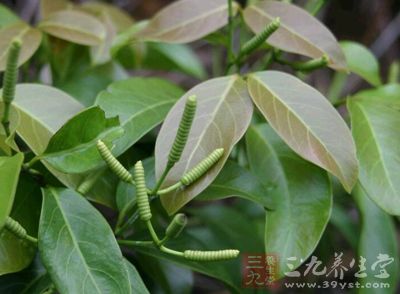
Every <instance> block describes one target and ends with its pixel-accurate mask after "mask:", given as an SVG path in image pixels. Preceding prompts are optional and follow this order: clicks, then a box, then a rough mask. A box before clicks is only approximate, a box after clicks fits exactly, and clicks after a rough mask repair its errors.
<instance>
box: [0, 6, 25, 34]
mask: <svg viewBox="0 0 400 294" xmlns="http://www.w3.org/2000/svg"><path fill="white" fill-rule="evenodd" d="M19 20H20V18H19V17H18V16H17V15H16V14H15V13H14V12H12V11H11V9H9V8H8V7H7V6H5V5H4V4H0V28H3V27H5V26H8V25H11V24H13V23H15V22H18V21H19Z"/></svg>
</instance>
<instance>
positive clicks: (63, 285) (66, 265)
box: [39, 188, 131, 294]
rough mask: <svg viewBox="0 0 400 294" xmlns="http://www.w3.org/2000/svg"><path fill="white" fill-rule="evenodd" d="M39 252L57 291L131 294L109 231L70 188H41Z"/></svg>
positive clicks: (96, 212)
mask: <svg viewBox="0 0 400 294" xmlns="http://www.w3.org/2000/svg"><path fill="white" fill-rule="evenodd" d="M39 251H40V256H41V258H42V261H43V263H44V264H45V266H46V268H47V270H48V272H49V274H50V276H51V279H52V281H53V282H54V284H55V285H56V288H57V289H58V291H60V292H61V293H82V294H84V293H121V294H125V293H131V289H130V283H129V277H128V273H127V270H126V267H125V263H124V259H123V257H122V254H121V251H120V250H119V247H118V244H117V242H116V240H115V238H114V235H113V232H112V230H111V228H110V227H109V225H108V223H107V222H106V220H105V219H104V218H103V217H102V215H101V214H100V213H99V212H98V211H97V210H96V209H95V208H94V207H93V206H91V205H90V203H88V202H87V201H86V200H85V199H84V198H82V197H81V196H80V195H79V194H77V193H75V192H74V191H72V190H68V189H55V188H48V189H45V190H43V207H42V215H41V217H40V225H39Z"/></svg>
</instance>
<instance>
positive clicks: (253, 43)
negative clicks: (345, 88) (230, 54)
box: [240, 17, 280, 56]
mask: <svg viewBox="0 0 400 294" xmlns="http://www.w3.org/2000/svg"><path fill="white" fill-rule="evenodd" d="M279 26H280V18H279V17H277V18H276V19H275V20H273V21H272V22H271V23H269V24H267V26H266V27H265V28H264V29H263V30H262V31H261V32H260V33H259V34H257V35H255V36H254V37H253V38H251V39H250V40H249V41H247V42H246V43H245V44H244V45H243V48H242V50H241V52H240V55H241V56H245V55H248V54H250V53H251V52H253V51H254V50H255V49H257V48H258V47H260V46H261V45H262V44H263V43H264V42H265V41H266V40H267V39H268V37H269V36H271V35H272V34H273V33H274V32H275V31H276V30H277V29H278V28H279Z"/></svg>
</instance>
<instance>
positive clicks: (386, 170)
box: [352, 102, 397, 194]
mask: <svg viewBox="0 0 400 294" xmlns="http://www.w3.org/2000/svg"><path fill="white" fill-rule="evenodd" d="M352 104H353V105H355V107H357V108H358V109H359V110H360V112H361V114H362V115H363V117H364V120H365V122H366V124H367V127H368V129H369V130H370V134H371V136H372V139H373V140H372V141H373V142H374V145H375V147H376V150H377V152H378V155H379V159H380V160H379V162H380V163H381V165H382V167H383V170H384V172H385V178H386V180H387V182H388V183H389V186H390V188H391V189H392V192H394V194H397V193H396V188H395V187H394V185H393V183H392V180H391V177H390V176H389V175H390V173H389V171H388V169H387V167H386V165H385V160H384V158H383V152H382V150H381V148H380V146H379V144H378V140H377V138H376V135H375V132H374V128H373V126H372V123H371V121H370V120H369V119H368V115H367V113H366V111H365V109H364V108H363V107H362V105H361V103H357V102H352Z"/></svg>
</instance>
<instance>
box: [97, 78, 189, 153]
mask: <svg viewBox="0 0 400 294" xmlns="http://www.w3.org/2000/svg"><path fill="white" fill-rule="evenodd" d="M182 93H183V92H182V90H181V89H180V88H179V87H177V86H175V85H174V84H172V83H170V82H167V81H165V80H162V79H158V78H130V79H127V80H123V81H117V82H115V83H113V84H111V85H110V86H109V87H108V88H107V90H106V91H103V92H101V93H100V94H99V95H98V97H97V99H96V104H97V105H99V106H100V107H101V108H102V109H103V110H104V111H105V113H106V115H107V116H109V117H110V116H119V118H120V121H121V126H122V127H123V129H124V131H125V133H124V135H123V136H122V137H121V138H119V139H118V140H116V141H115V142H114V143H115V148H114V149H113V154H114V155H120V154H122V153H123V152H124V151H126V150H127V149H128V148H129V147H131V146H132V145H133V144H135V143H136V142H137V141H138V140H139V139H140V138H142V137H143V136H144V135H145V134H146V133H148V132H149V131H150V130H151V129H153V128H154V127H155V126H157V125H158V124H159V123H161V122H162V121H163V120H164V118H165V116H166V114H167V113H168V111H169V110H170V108H171V107H172V105H173V104H174V103H175V102H176V100H177V99H178V97H179V96H180V95H182Z"/></svg>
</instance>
